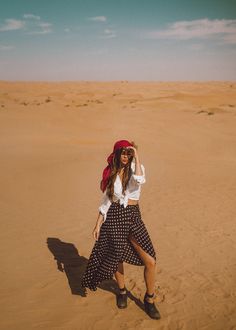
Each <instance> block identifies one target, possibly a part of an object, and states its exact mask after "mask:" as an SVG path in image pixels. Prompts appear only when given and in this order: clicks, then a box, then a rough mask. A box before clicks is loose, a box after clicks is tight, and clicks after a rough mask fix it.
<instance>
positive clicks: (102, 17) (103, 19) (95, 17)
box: [88, 16, 107, 22]
mask: <svg viewBox="0 0 236 330" xmlns="http://www.w3.org/2000/svg"><path fill="white" fill-rule="evenodd" d="M88 19H89V20H90V21H96V22H106V21H107V18H106V16H94V17H89V18H88Z"/></svg>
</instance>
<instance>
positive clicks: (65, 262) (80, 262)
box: [47, 237, 144, 310]
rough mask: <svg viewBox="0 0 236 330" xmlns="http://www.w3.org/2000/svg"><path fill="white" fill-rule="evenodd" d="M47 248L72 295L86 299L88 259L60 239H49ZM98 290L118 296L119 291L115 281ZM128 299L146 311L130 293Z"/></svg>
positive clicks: (107, 282)
mask: <svg viewBox="0 0 236 330" xmlns="http://www.w3.org/2000/svg"><path fill="white" fill-rule="evenodd" d="M47 246H48V249H49V250H50V252H51V253H52V255H53V256H54V259H55V261H56V265H57V270H59V271H61V272H64V273H65V274H66V276H67V280H68V284H69V286H70V290H71V293H72V294H75V295H80V296H82V297H86V290H85V289H84V288H83V287H82V286H81V280H82V277H83V274H84V272H85V270H86V267H87V263H88V259H87V258H85V257H83V256H80V255H79V252H78V250H77V248H76V247H75V246H74V244H72V243H67V242H63V241H61V240H60V239H59V238H55V237H48V238H47ZM98 288H100V289H102V290H106V291H109V292H111V293H113V294H114V295H116V294H117V293H118V291H119V289H118V285H117V282H116V281H115V280H114V279H111V280H105V281H103V282H102V283H100V285H99V286H98ZM128 297H129V299H131V300H132V301H134V303H135V304H136V305H137V306H138V307H139V308H141V309H142V310H144V305H143V303H142V302H141V300H140V299H137V298H136V297H135V296H134V295H133V294H132V293H131V292H130V291H128Z"/></svg>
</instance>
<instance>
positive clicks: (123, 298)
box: [116, 287, 127, 308]
mask: <svg viewBox="0 0 236 330" xmlns="http://www.w3.org/2000/svg"><path fill="white" fill-rule="evenodd" d="M119 291H120V292H119V293H118V294H117V296H116V304H117V307H118V308H126V307H127V291H126V288H125V287H124V288H123V289H119Z"/></svg>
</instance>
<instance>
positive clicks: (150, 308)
mask: <svg viewBox="0 0 236 330" xmlns="http://www.w3.org/2000/svg"><path fill="white" fill-rule="evenodd" d="M153 297H154V293H153V294H148V293H147V292H146V293H145V296H144V307H145V311H146V313H147V314H148V315H149V316H150V317H151V318H152V319H155V320H158V319H160V318H161V315H160V313H159V312H158V310H157V308H156V306H155V304H154V303H150V302H148V301H147V298H153Z"/></svg>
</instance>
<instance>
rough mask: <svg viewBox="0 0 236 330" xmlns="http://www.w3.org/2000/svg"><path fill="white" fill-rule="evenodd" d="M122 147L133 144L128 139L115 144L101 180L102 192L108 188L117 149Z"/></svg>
mask: <svg viewBox="0 0 236 330" xmlns="http://www.w3.org/2000/svg"><path fill="white" fill-rule="evenodd" d="M122 147H133V144H132V143H130V142H129V141H127V140H120V141H117V142H116V143H115V144H114V148H113V152H112V153H111V154H110V156H109V157H108V158H107V162H108V165H107V167H105V168H104V170H103V174H102V181H101V184H100V188H101V190H102V192H104V191H105V190H106V187H107V184H108V180H109V176H110V173H111V168H112V162H113V158H114V155H115V152H116V150H117V149H120V148H122Z"/></svg>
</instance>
